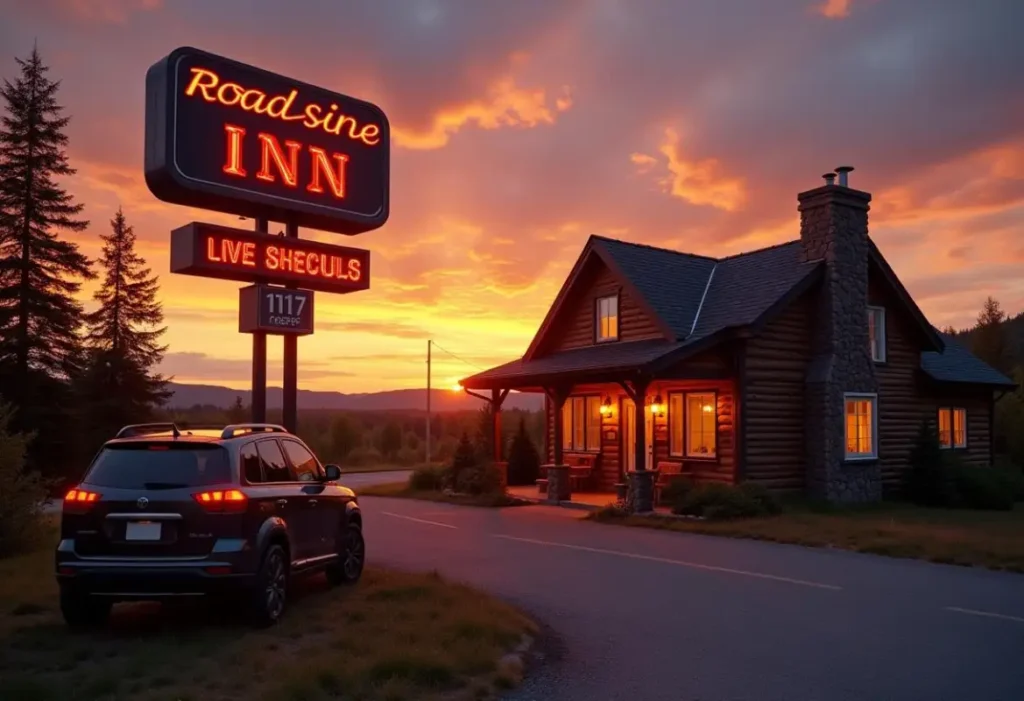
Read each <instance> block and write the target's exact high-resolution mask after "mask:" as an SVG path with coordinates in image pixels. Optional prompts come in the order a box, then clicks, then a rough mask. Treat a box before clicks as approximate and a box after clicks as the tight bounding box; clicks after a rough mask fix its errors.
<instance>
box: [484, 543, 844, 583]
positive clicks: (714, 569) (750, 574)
mask: <svg viewBox="0 0 1024 701" xmlns="http://www.w3.org/2000/svg"><path fill="white" fill-rule="evenodd" d="M494 537H495V538H503V539H505V540H514V541H518V542H520V543H532V544H534V545H547V546H549V547H554V548H567V549H569V550H581V551H583V552H590V553H599V554H601V555H616V556H618V557H628V558H630V559H633V560H647V561H648V562H660V563H663V564H666V565H677V566H680V567H690V568H693V569H697V570H707V571H709V572H723V573H725V574H738V575H741V576H744V577H755V578H757V579H768V580H771V581H773V582H784V583H786V584H799V585H800V586H804V587H814V588H816V589H832V590H835V591H841V590H842V587H840V586H837V585H835V584H823V583H821V582H809V581H807V580H804V579H793V578H792V577H780V576H778V575H774V574H765V573H764V572H748V571H746V570H734V569H731V568H729V567H716V566H715V565H704V564H701V563H699V562H687V561H686V560H672V559H670V558H667V557H655V556H653V555H640V554H638V553H627V552H622V551H620V550H605V549H603V548H591V547H587V546H585V545H571V544H569V543H554V542H551V541H547V540H533V539H532V538H516V537H514V536H510V535H495V536H494Z"/></svg>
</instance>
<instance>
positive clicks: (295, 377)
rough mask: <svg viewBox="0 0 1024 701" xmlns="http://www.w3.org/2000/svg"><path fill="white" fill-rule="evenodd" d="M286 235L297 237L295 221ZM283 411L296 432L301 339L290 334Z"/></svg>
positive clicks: (287, 225) (290, 286)
mask: <svg viewBox="0 0 1024 701" xmlns="http://www.w3.org/2000/svg"><path fill="white" fill-rule="evenodd" d="M285 237H287V238H293V239H297V238H298V237H299V227H298V225H297V224H295V222H294V221H289V222H286V223H285ZM285 289H289V290H294V289H297V287H296V285H295V284H294V283H293V284H288V285H285ZM283 385H284V387H283V394H284V397H283V411H282V419H283V423H284V427H285V428H286V429H288V430H289V431H291V432H292V433H295V432H296V431H297V430H298V424H299V407H298V399H299V397H298V395H299V339H298V338H297V337H295V336H292V335H288V336H285V337H284V382H283Z"/></svg>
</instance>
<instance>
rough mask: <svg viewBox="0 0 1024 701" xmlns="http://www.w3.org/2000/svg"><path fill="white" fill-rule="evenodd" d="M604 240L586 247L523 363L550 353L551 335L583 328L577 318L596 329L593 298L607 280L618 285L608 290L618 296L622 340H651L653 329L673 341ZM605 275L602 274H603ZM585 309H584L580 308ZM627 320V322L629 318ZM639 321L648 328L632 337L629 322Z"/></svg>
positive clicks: (666, 328)
mask: <svg viewBox="0 0 1024 701" xmlns="http://www.w3.org/2000/svg"><path fill="white" fill-rule="evenodd" d="M601 240H602V239H599V237H596V236H592V237H591V238H590V240H589V241H587V245H586V246H585V247H584V249H583V252H582V253H581V254H580V257H579V258H578V259H577V260H576V263H575V265H573V268H572V270H571V271H570V273H569V276H568V277H567V278H566V280H565V282H564V283H563V284H562V287H561V289H560V290H559V292H558V295H557V296H556V297H555V301H554V303H553V304H552V305H551V307H550V309H548V313H547V315H545V317H544V321H543V322H542V323H541V326H540V328H539V329H538V331H537V333H536V334H535V335H534V338H533V341H531V343H530V346H529V348H527V350H526V353H525V354H524V355H523V360H531V359H533V358H535V357H537V356H538V355H540V354H541V353H542V352H544V353H546V352H548V349H549V348H550V347H551V342H552V334H554V333H562V332H564V331H565V330H566V328H567V327H577V328H576V329H575V330H576V331H577V332H578V326H579V324H580V321H579V316H578V315H581V314H582V315H585V317H586V322H585V323H586V325H587V326H588V328H589V329H591V330H592V329H593V323H594V321H593V314H594V309H593V305H592V302H593V299H592V298H593V297H594V292H595V288H596V287H597V286H602V287H607V286H608V282H607V281H608V279H609V278H611V279H612V280H614V281H615V283H616V285H615V289H614V290H612V289H609V290H608V291H609V292H610V293H612V294H615V293H617V294H619V340H620V341H626V340H636V339H638V338H651V335H652V334H651V329H653V330H654V335H660V337H661V338H662V340H673V339H674V335H673V331H672V329H671V328H670V327H669V326H668V325H667V324H666V323H665V322H664V319H663V318H662V317H661V316H660V315H659V314H658V313H657V312H656V311H655V310H654V309H653V308H652V307H651V305H650V304H649V302H648V299H647V298H646V296H645V295H644V294H643V293H642V292H641V291H640V290H638V289H637V288H636V285H635V281H636V278H635V277H631V276H627V275H624V274H623V273H622V271H621V270H620V269H619V266H618V265H617V264H616V261H615V260H613V259H612V258H611V257H610V256H609V255H608V254H607V252H606V251H605V250H603V249H602V248H601V247H600V245H599V242H600V241H601ZM602 273H603V274H602ZM581 304H582V305H583V308H582V309H581V307H580V305H581ZM627 317H628V318H627ZM638 318H639V320H640V322H641V325H642V326H644V327H646V328H647V332H646V333H644V334H643V335H642V336H634V337H633V338H632V339H630V338H628V337H629V336H630V328H629V326H627V322H628V321H630V320H631V321H633V322H636V321H637V320H638Z"/></svg>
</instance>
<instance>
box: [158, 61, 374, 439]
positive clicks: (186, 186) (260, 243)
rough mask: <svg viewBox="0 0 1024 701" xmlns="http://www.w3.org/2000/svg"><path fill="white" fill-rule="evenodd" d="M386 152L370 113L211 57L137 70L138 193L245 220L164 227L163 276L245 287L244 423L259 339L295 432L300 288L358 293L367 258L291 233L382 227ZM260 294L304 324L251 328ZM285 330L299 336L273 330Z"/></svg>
mask: <svg viewBox="0 0 1024 701" xmlns="http://www.w3.org/2000/svg"><path fill="white" fill-rule="evenodd" d="M390 143H391V128H390V125H389V124H388V119H387V117H386V116H385V114H384V112H383V111H382V110H381V109H380V108H379V107H377V106H376V105H373V104H371V103H369V102H364V101H363V100H358V99H356V98H353V97H349V96H348V95H343V94H340V93H336V92H332V91H330V90H325V89H323V88H319V87H316V86H313V85H309V84H308V83H303V82H300V81H297V80H294V79H292V78H288V77H285V76H282V75H278V74H276V73H271V72H269V71H265V70H262V69H260V68H256V67H254V66H249V65H246V64H244V63H239V62H238V61H233V60H231V59H228V58H224V57H223V56H217V55H215V54H211V53H208V52H205V51H200V50H198V49H193V48H189V47H182V48H179V49H175V50H174V51H172V52H171V53H170V54H168V55H167V56H166V57H165V58H163V59H161V60H160V61H158V62H157V63H155V64H154V65H153V66H151V67H150V69H149V71H148V72H147V74H146V144H145V154H146V165H145V172H146V184H147V185H148V186H149V189H150V191H151V192H152V193H153V194H154V195H156V197H158V198H159V199H161V200H164V201H165V202H171V203H174V204H180V205H185V206H189V207H196V208H200V209H209V210H213V211H217V212H224V213H228V214H236V215H239V216H242V217H252V218H254V219H255V220H256V226H255V229H256V230H255V233H253V232H248V231H244V230H241V229H233V228H230V227H225V226H218V225H214V224H204V223H199V222H193V223H191V224H188V225H186V226H183V227H180V228H178V229H175V230H174V231H173V232H171V272H175V273H181V274H185V275H198V276H201V277H212V278H219V279H222V280H238V281H242V282H249V283H256V285H254V286H251V287H247V288H243V289H242V290H241V292H240V299H239V301H240V307H239V323H240V330H243V331H245V332H247V333H252V335H253V340H252V354H253V363H252V417H253V421H256V422H263V421H265V420H266V384H267V373H266V356H267V334H268V333H273V334H280V335H283V336H284V383H283V384H284V387H283V389H284V404H283V423H284V425H285V427H286V428H288V429H289V430H291V431H294V430H295V429H296V424H297V417H298V402H297V397H298V343H297V341H298V336H299V335H305V334H309V333H313V314H312V311H313V304H312V302H313V297H312V295H313V292H312V291H313V290H316V291H320V292H329V293H334V294H346V293H350V292H356V291H359V290H365V289H368V288H369V286H370V252H369V251H367V250H364V249H356V248H349V247H346V246H335V245H332V244H325V243H320V242H317V241H306V240H301V239H299V227H300V226H306V227H310V228H314V229H319V230H321V231H328V232H332V233H337V234H344V235H349V236H351V235H356V234H360V233H363V232H366V231H371V230H373V229H377V228H379V227H381V226H383V225H384V223H385V222H386V221H387V219H388V215H389V212H390V203H389V193H390V183H389V178H390ZM270 221H279V222H284V223H285V236H284V237H280V236H271V235H270V234H269V233H268V222H270ZM268 285H282V286H283V288H284V290H286V291H287V292H285V291H282V293H281V294H282V295H289V296H288V299H290V300H292V302H293V304H297V302H296V301H295V300H297V299H300V298H301V299H307V298H308V300H309V307H308V328H307V327H306V326H304V324H305V321H304V318H305V317H304V316H303V314H302V313H299V314H297V315H291V314H290V313H280V314H278V315H277V317H278V319H277V321H278V322H281V323H279V324H276V325H275V324H274V323H267V324H262V323H261V317H260V309H259V307H258V306H257V307H256V308H255V309H249V308H248V307H249V306H251V303H250V302H249V301H247V295H253V294H255V295H256V296H257V297H258V296H259V293H258V292H256V291H258V290H259V289H261V288H266V287H267V286H268ZM253 289H255V290H256V291H249V292H247V290H253ZM269 289H274V290H280V289H282V288H280V287H274V288H269ZM307 296H308V297H307ZM282 299H283V297H282ZM247 305H248V306H247ZM303 311H305V310H303ZM252 312H255V323H254V324H253V325H252V326H251V330H247V329H249V328H250V327H249V326H247V325H246V324H247V319H248V317H246V316H245V315H246V314H250V313H252ZM300 317H301V318H300ZM285 318H288V319H290V320H289V321H287V322H284V321H282V320H283V319H285ZM291 323H294V324H297V325H298V326H301V330H297V328H298V327H292V328H285V327H286V326H287V325H288V324H291Z"/></svg>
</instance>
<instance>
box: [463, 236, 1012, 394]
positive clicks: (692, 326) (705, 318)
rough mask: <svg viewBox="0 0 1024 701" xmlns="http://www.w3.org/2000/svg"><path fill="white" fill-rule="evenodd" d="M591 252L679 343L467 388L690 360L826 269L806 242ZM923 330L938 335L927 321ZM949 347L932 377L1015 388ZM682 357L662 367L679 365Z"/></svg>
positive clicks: (618, 347)
mask: <svg viewBox="0 0 1024 701" xmlns="http://www.w3.org/2000/svg"><path fill="white" fill-rule="evenodd" d="M591 247H592V248H594V249H596V251H597V253H598V254H600V255H601V256H602V257H603V258H604V259H605V260H606V261H608V262H609V265H610V267H611V268H612V269H613V271H614V272H617V273H618V274H620V275H622V276H623V277H624V278H625V281H627V282H628V283H629V284H630V285H631V286H632V287H633V288H634V289H635V290H636V291H637V293H638V294H639V295H640V296H641V297H642V298H643V301H644V302H645V303H646V304H647V306H648V307H649V308H650V309H651V311H653V313H654V314H655V315H656V316H657V317H658V319H659V320H660V321H661V322H662V323H663V324H664V325H665V326H667V327H668V329H669V330H670V331H671V333H672V335H673V336H674V337H675V340H674V341H669V340H660V339H657V340H648V341H633V342H624V343H608V344H601V345H595V346H588V347H585V348H577V349H573V350H569V351H564V352H560V353H554V354H551V355H546V356H542V357H539V358H535V359H532V360H522V359H520V360H516V361H513V362H511V363H506V364H505V365H501V366H498V367H496V368H492V369H490V370H487V371H485V372H482V373H479V374H477V375H473V376H472V377H470V378H467V379H466V380H465V383H466V386H468V387H471V388H472V387H484V386H488V385H489V384H496V381H497V380H503V381H508V382H509V383H510V384H513V385H514V384H516V383H519V384H520V386H526V384H523V383H529V382H531V381H533V380H535V379H536V378H541V377H550V376H552V375H557V374H559V373H563V372H572V373H576V374H582V375H586V374H591V375H596V374H599V373H601V372H612V371H619V370H628V369H634V368H639V367H640V366H643V365H647V364H649V363H654V361H656V360H659V359H661V358H665V356H668V355H669V354H670V353H673V354H674V353H675V352H676V351H679V354H678V356H685V355H686V354H687V353H688V352H689V351H688V350H687V349H688V348H698V347H700V346H702V345H703V344H702V342H706V343H710V342H714V340H713V339H711V338H710V337H712V336H714V335H715V334H717V333H719V332H722V331H725V330H726V329H730V328H739V327H744V326H750V325H752V324H754V323H756V322H757V321H759V320H760V319H762V318H763V317H764V315H765V314H766V313H768V312H769V311H770V310H771V309H772V308H773V307H774V306H775V305H777V304H779V303H780V302H782V301H783V300H784V298H785V297H786V295H787V294H789V293H790V292H794V293H795V292H797V291H798V290H797V288H798V286H800V285H801V284H802V283H804V282H810V280H809V277H810V276H811V275H812V274H814V272H815V271H816V270H818V268H819V267H820V266H821V265H822V263H821V262H820V261H814V262H802V261H801V260H800V252H801V244H800V241H790V242H788V243H783V244H779V245H777V246H770V247H768V248H762V249H759V250H756V251H750V252H749V253H742V254H739V255H735V256H729V257H726V258H719V259H716V258H709V257H707V256H697V255H691V254H688V253H679V252H677V251H671V250H667V249H664V248H655V247H653V246H647V245H642V244H635V243H627V242H625V241H618V240H615V239H609V238H604V237H602V236H592V237H591V239H590V241H589V242H588V244H587V249H585V251H586V250H588V249H590V248H591ZM879 255H881V254H879ZM911 304H912V302H911ZM915 309H916V307H915ZM922 323H924V324H925V325H926V326H927V328H928V330H929V331H931V330H933V329H932V328H931V326H930V325H928V324H927V322H925V321H923V320H922ZM942 340H944V341H945V342H946V349H945V352H942V353H938V352H932V351H928V352H924V353H922V354H921V368H922V369H923V370H924V372H925V373H927V374H928V375H930V376H931V377H932V378H934V379H936V380H940V381H943V382H963V383H973V384H983V385H991V386H998V387H1013V386H1015V385H1014V383H1013V382H1012V381H1011V380H1010V379H1008V378H1006V377H1004V376H1003V375H1002V374H1000V373H999V372H997V371H996V370H994V369H993V368H991V367H989V366H988V365H986V364H985V363H984V362H983V361H981V360H980V359H978V358H976V357H975V356H974V355H972V354H971V353H970V352H969V351H968V350H967V349H966V348H964V347H963V346H961V345H960V344H958V343H957V342H956V341H954V340H953V339H952V338H950V337H948V336H942ZM678 356H677V355H676V354H674V355H672V356H671V357H670V358H666V359H665V360H663V361H662V362H670V361H671V362H675V359H676V358H677V357H678Z"/></svg>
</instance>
